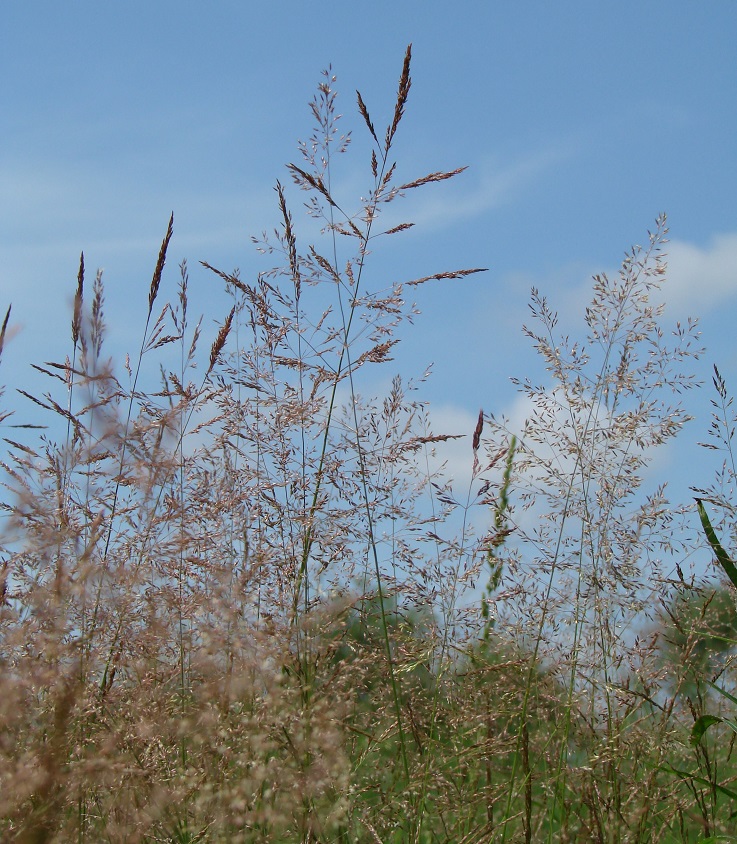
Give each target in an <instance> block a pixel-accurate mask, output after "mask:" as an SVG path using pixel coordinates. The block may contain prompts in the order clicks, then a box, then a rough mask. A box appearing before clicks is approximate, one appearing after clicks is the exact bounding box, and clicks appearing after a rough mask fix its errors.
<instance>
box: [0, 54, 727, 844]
mask: <svg viewBox="0 0 737 844" xmlns="http://www.w3.org/2000/svg"><path fill="white" fill-rule="evenodd" d="M410 65H411V47H410V48H408V49H407V52H406V55H405V58H404V63H403V66H402V70H401V74H400V79H399V85H398V92H397V97H396V101H395V104H394V109H393V113H392V117H391V120H390V121H389V124H388V126H387V128H386V129H385V130H384V131H383V132H381V131H377V129H376V127H375V126H374V123H373V121H372V118H371V115H370V112H369V109H368V106H367V105H366V103H365V102H364V100H363V98H362V97H361V95H360V94H358V97H357V106H358V117H359V118H360V121H362V123H363V127H364V129H365V131H366V132H367V137H368V140H369V143H370V144H371V152H370V156H369V159H368V170H367V172H368V174H369V175H368V188H367V189H366V191H365V195H364V196H365V198H364V199H362V200H361V202H360V203H359V206H358V208H357V210H351V211H349V210H347V209H348V208H349V200H348V199H347V198H345V197H343V196H342V195H339V190H338V188H337V187H336V184H335V182H336V181H337V180H336V179H335V178H334V170H335V167H336V160H337V159H338V158H339V157H340V156H343V155H347V154H349V153H350V151H351V148H350V133H348V132H345V133H342V132H341V123H340V118H339V115H338V113H337V110H336V91H335V87H334V86H335V77H334V76H332V74H331V73H330V72H327V73H325V74H324V75H323V77H322V79H321V82H320V84H319V86H318V90H317V93H316V95H315V98H314V99H313V101H312V102H311V104H310V109H311V114H312V118H313V121H314V126H313V130H312V134H311V135H310V137H309V139H308V140H307V141H306V142H304V143H302V144H301V145H300V159H299V163H298V164H290V165H288V172H289V174H290V177H291V181H292V185H291V189H292V190H299V191H302V192H303V194H304V198H305V208H306V212H307V214H308V215H309V216H310V217H312V218H313V219H314V220H316V221H317V222H318V223H319V227H320V229H321V233H320V237H319V240H317V241H316V242H314V243H310V244H307V245H306V247H303V246H302V245H301V242H300V241H299V240H298V227H297V224H296V223H295V220H294V217H293V214H292V211H291V210H290V205H289V201H288V196H289V190H288V189H287V188H286V187H285V186H284V185H283V184H282V183H281V182H277V183H276V207H277V211H278V219H279V222H278V224H277V228H276V229H275V230H274V233H273V235H271V236H269V237H267V236H266V235H264V236H262V237H261V238H258V239H257V240H256V245H257V247H258V248H259V249H260V251H261V253H262V255H263V256H264V261H269V262H271V261H273V262H275V265H274V266H273V267H267V268H266V269H264V270H263V271H262V272H261V274H260V275H259V276H258V277H257V278H256V279H254V280H251V281H247V280H245V279H243V278H241V277H240V274H238V273H236V272H227V271H224V270H221V269H218V268H217V267H215V266H213V265H211V264H209V263H207V262H203V264H202V266H203V272H207V273H208V274H214V276H215V277H217V278H218V279H219V280H220V281H221V282H222V283H223V284H224V285H225V288H226V290H227V291H228V293H229V295H230V296H231V297H232V308H231V309H230V311H229V313H228V314H227V315H225V316H224V318H223V319H222V320H221V323H220V327H219V330H218V333H217V335H216V337H215V339H214V340H213V342H212V344H211V346H210V349H209V351H208V350H205V351H204V352H202V351H201V349H200V345H201V335H202V329H201V321H199V322H197V323H195V324H194V325H193V324H192V323H191V321H190V315H189V311H188V288H189V270H188V267H187V264H186V262H183V263H182V264H181V266H180V272H179V280H178V288H177V291H176V296H175V297H173V301H172V303H171V304H170V303H165V304H163V305H162V304H160V295H161V290H162V288H163V286H165V284H166V282H167V279H168V273H166V272H165V269H166V262H167V255H168V252H169V249H170V245H171V241H172V238H173V237H174V219H173V217H172V218H171V219H170V220H169V223H168V226H167V229H166V233H165V236H164V239H163V241H162V245H161V249H160V252H159V255H158V259H157V261H156V264H155V269H154V272H153V275H152V280H151V283H150V286H149V293H148V307H147V311H146V319H145V324H144V326H143V331H142V334H141V340H140V348H139V353H138V356H137V358H136V359H135V361H134V363H132V364H131V363H130V362H128V361H126V364H125V366H124V367H123V371H120V372H119V371H116V370H115V369H114V368H113V366H112V364H111V363H110V362H108V361H107V360H106V359H105V357H104V355H103V344H104V337H105V320H104V287H103V281H102V275H101V273H99V272H98V273H97V275H96V277H95V280H94V282H93V285H92V293H91V297H89V298H90V301H89V303H88V293H87V290H86V287H85V285H86V269H85V265H84V257H83V256H82V257H81V259H80V265H79V273H78V277H77V288H76V295H75V299H74V308H73V313H72V320H71V340H72V347H71V350H70V352H68V353H67V355H66V357H65V360H64V361H63V362H61V363H47V364H45V365H44V366H38V367H37V369H39V370H40V371H41V372H42V373H43V374H44V375H46V376H47V377H48V378H49V379H51V382H52V383H53V385H54V389H55V390H56V393H55V394H54V393H53V392H50V393H48V394H46V395H44V396H42V397H38V396H34V395H30V394H28V393H26V394H25V395H26V398H27V399H29V400H30V401H31V402H32V403H33V407H34V408H36V409H37V410H38V412H39V414H44V415H46V416H47V417H48V416H49V415H50V416H51V417H53V418H55V419H56V420H57V421H56V422H55V423H53V424H52V427H51V429H50V430H53V431H56V432H59V433H58V437H57V438H56V439H54V438H53V437H52V435H44V436H42V437H38V436H37V430H36V428H33V427H30V428H28V429H27V430H24V429H23V428H24V426H23V424H21V425H20V426H19V427H18V429H17V430H18V433H17V434H14V436H15V437H16V438H15V439H13V440H11V439H10V438H7V439H6V440H5V442H6V443H7V445H8V450H7V456H6V459H5V460H4V462H3V467H4V470H5V481H6V490H7V492H6V495H5V501H4V509H5V513H6V520H5V529H4V533H3V555H2V569H1V573H2V576H1V579H0V594H1V595H2V603H1V604H0V668H1V673H0V725H1V728H2V729H1V732H0V835H1V836H2V840H3V841H6V840H7V841H17V842H28V844H30V842H34V843H35V844H41V842H70V841H77V842H138V841H140V842H156V841H159V842H164V841H165V842H195V841H202V842H305V844H306V842H417V844H419V843H420V842H441V841H443V842H454V843H457V844H471V842H482V841H485V842H505V841H509V842H517V841H524V842H544V841H547V842H601V844H604V842H606V844H615V842H617V844H618V843H619V842H696V841H707V840H712V841H716V840H737V839H729V838H728V837H727V836H729V835H730V833H731V830H732V829H733V828H734V823H735V821H734V819H733V817H732V813H733V811H734V809H735V805H736V804H735V802H734V799H733V798H734V793H735V791H737V787H734V786H732V785H731V783H732V782H733V780H734V778H735V776H737V764H736V763H735V760H733V758H732V756H733V754H732V750H733V740H734V732H732V731H733V730H734V729H735V727H734V722H733V721H732V720H731V716H730V711H731V710H730V707H731V706H733V704H734V697H733V695H732V693H733V692H734V684H733V680H732V676H733V670H732V649H733V646H734V642H735V637H736V636H737V613H735V610H734V595H733V591H732V587H731V586H729V585H728V584H727V585H725V584H723V583H720V582H719V581H718V580H714V579H712V580H710V581H706V580H699V579H697V578H695V577H694V576H690V575H688V574H684V572H683V569H682V567H681V563H682V562H683V561H684V560H685V559H686V558H687V557H688V556H689V555H690V554H691V552H692V551H693V548H694V547H695V546H696V545H698V543H699V542H702V541H703V540H701V539H700V538H699V537H698V536H697V535H696V533H695V531H693V530H692V532H691V533H690V534H689V533H688V532H684V531H683V530H682V526H683V524H684V523H685V522H687V521H688V520H689V519H693V517H694V516H695V512H694V510H693V507H687V508H682V507H679V506H677V505H676V504H671V502H669V501H668V500H667V497H666V489H665V486H659V487H657V488H655V489H653V490H648V489H646V488H644V486H643V475H644V472H645V470H646V468H647V466H648V464H649V462H650V461H651V459H652V456H653V454H654V452H655V450H656V449H657V448H658V447H659V446H662V445H663V444H665V443H667V442H668V441H670V440H671V439H672V438H673V437H675V436H676V435H677V434H678V433H679V432H680V431H681V429H682V428H683V426H684V425H685V424H686V423H687V422H688V414H687V413H686V412H685V410H684V409H683V407H682V406H681V404H680V403H679V393H681V392H682V391H684V390H687V389H690V388H691V387H692V386H693V385H694V382H693V379H692V377H691V375H690V374H689V364H690V360H691V359H692V358H694V357H695V356H697V355H698V354H699V352H700V348H699V340H698V331H697V328H696V325H695V323H693V322H691V321H689V322H688V323H687V324H686V325H683V326H681V325H679V326H676V328H675V329H674V330H672V331H670V332H668V331H667V330H666V329H665V328H664V325H663V315H662V309H661V308H659V307H657V306H656V305H654V304H653V300H654V298H657V296H654V295H653V294H657V293H658V291H659V290H660V287H661V285H662V284H663V282H664V280H665V276H666V264H665V257H664V253H663V247H664V244H665V243H666V235H667V230H666V226H665V218H664V217H661V218H659V219H658V221H657V224H656V227H655V230H654V231H653V232H652V233H650V234H649V235H648V240H647V242H646V244H645V245H644V246H643V247H639V246H638V247H635V248H633V249H632V251H631V252H630V253H628V254H627V255H626V257H625V259H624V261H623V264H622V267H621V270H620V272H619V273H618V274H617V275H616V276H613V277H609V276H607V275H600V276H597V277H596V278H595V279H594V282H593V289H592V298H591V304H590V306H589V307H588V308H587V309H586V312H585V325H584V334H585V336H584V337H583V338H582V339H580V340H570V341H569V340H568V339H567V338H564V337H560V336H558V333H557V316H556V314H555V312H554V311H553V309H552V308H551V306H550V305H549V303H548V302H547V300H546V299H545V297H544V296H542V295H541V294H540V293H539V292H538V291H536V290H533V292H532V297H531V317H532V325H531V327H526V328H525V329H524V330H525V333H526V334H527V336H528V337H529V338H530V340H531V341H532V343H533V344H534V345H535V347H536V349H537V350H538V352H539V354H540V356H541V359H542V361H543V364H544V367H545V370H546V375H545V378H546V381H545V383H543V384H541V385H537V384H536V383H534V382H533V381H532V380H519V381H518V382H517V384H518V386H519V388H520V390H521V391H522V392H523V393H524V394H525V396H526V398H527V402H528V406H529V416H528V418H527V421H526V423H525V425H524V426H523V428H522V429H521V430H513V429H511V428H510V426H509V424H508V423H507V422H506V420H504V419H497V418H495V417H493V416H490V415H488V414H485V413H484V412H483V411H481V412H480V413H479V417H478V421H477V424H476V428H475V430H474V431H467V432H455V431H454V432H447V433H445V432H443V433H438V432H435V431H433V430H432V429H431V426H430V424H429V421H428V419H429V416H428V409H427V406H426V403H424V402H423V401H422V399H421V398H418V397H417V393H418V392H419V390H418V386H417V385H415V384H412V383H411V382H409V381H406V380H405V379H403V378H400V377H399V376H395V377H394V379H393V381H392V386H391V389H390V390H389V392H388V394H387V395H386V396H379V397H376V398H368V399H367V398H365V397H364V395H363V392H362V389H361V384H362V383H363V382H362V379H364V378H365V376H366V370H367V369H368V368H371V367H378V366H380V367H384V368H386V367H387V366H390V365H391V353H392V348H393V346H394V345H395V344H396V343H397V342H398V332H399V329H400V327H402V326H403V325H404V324H406V323H408V322H410V321H411V318H412V317H413V316H414V313H415V307H414V305H413V304H412V303H411V301H410V300H409V299H408V298H407V297H408V296H409V295H412V291H413V290H414V288H415V287H416V286H418V285H421V284H424V283H425V282H428V281H431V280H459V279H463V278H464V277H466V276H469V275H472V274H474V273H477V272H480V271H481V269H480V268H476V267H471V268H462V269H458V270H451V271H448V270H441V271H439V272H437V273H434V274H431V275H429V276H423V277H420V278H416V279H408V280H406V281H403V282H401V283H400V282H397V283H394V284H391V285H389V286H388V287H387V286H382V285H381V284H380V285H379V286H377V285H376V283H375V276H374V274H373V273H372V272H371V263H370V258H371V252H372V251H373V250H374V249H375V248H376V246H375V244H376V243H377V242H378V243H381V240H382V239H385V238H386V237H398V236H401V233H402V232H404V231H406V230H407V229H408V228H410V226H411V223H409V222H400V223H397V222H393V223H392V224H388V225H384V220H385V219H386V218H387V216H389V217H390V218H391V219H394V220H396V219H402V218H401V217H399V218H394V217H391V215H389V214H388V213H387V212H388V211H392V210H393V208H394V207H395V205H398V204H399V203H401V200H402V198H403V196H404V195H405V194H407V193H408V192H411V191H415V190H419V189H423V188H425V187H426V186H427V185H430V184H433V183H439V182H444V181H446V180H448V179H452V178H454V177H455V176H457V175H458V174H459V173H461V172H462V169H463V168H458V169H454V170H451V171H442V172H441V171H438V172H432V173H430V174H427V175H425V176H418V177H414V178H412V179H410V180H409V181H405V182H401V181H399V180H398V179H397V178H396V173H397V169H396V165H395V163H394V161H393V144H394V142H395V138H396V136H397V133H398V132H399V131H400V129H401V124H402V121H403V119H404V118H405V109H406V106H407V102H408V98H409V93H410V89H411V75H410ZM313 227H314V226H313ZM9 316H10V310H8V313H7V315H6V317H5V321H4V323H3V326H2V330H1V331H0V353H4V354H5V356H6V357H7V355H8V349H7V347H6V348H3V346H4V341H5V337H6V329H7V327H8V321H9ZM157 370H158V371H159V372H160V384H158V385H157V386H156V387H149V386H145V387H144V386H142V385H149V384H151V383H152V382H151V378H152V373H154V372H156V371H157ZM715 371H716V376H715V380H714V385H715V388H716V390H717V396H718V398H717V399H716V400H714V402H713V405H714V422H713V425H712V428H711V430H710V435H711V440H710V442H709V443H707V445H710V447H711V448H712V449H722V450H723V451H724V452H725V454H727V455H728V458H727V459H725V462H724V465H723V467H722V469H721V470H720V472H718V473H717V480H716V482H715V484H714V485H713V486H711V487H709V488H707V489H702V490H697V493H698V494H699V495H700V497H701V499H703V500H704V501H706V502H708V503H709V504H710V505H711V506H712V507H713V508H715V509H717V510H718V512H719V513H720V517H719V518H718V520H717V521H716V522H715V525H716V527H715V528H712V527H711V522H710V521H708V516H707V517H706V519H707V521H706V522H703V518H702V522H703V523H704V526H706V524H707V523H708V525H709V527H710V528H711V530H712V534H708V533H707V540H708V542H709V544H710V546H711V548H712V549H713V550H714V552H715V554H716V555H717V558H718V559H719V560H720V562H722V564H723V565H724V562H723V561H722V558H721V557H720V556H719V551H718V550H717V548H718V549H721V553H722V554H723V556H724V558H726V559H728V560H729V559H730V558H729V555H728V552H727V551H724V549H722V546H721V545H720V544H719V542H718V540H716V535H717V534H716V532H715V530H716V531H719V535H720V536H725V535H726V536H727V537H728V539H729V543H730V544H731V543H733V542H734V541H735V539H736V536H735V531H737V522H736V521H735V519H734V505H733V503H732V500H731V498H730V490H731V486H732V484H733V481H734V477H735V469H734V464H733V463H732V462H731V438H732V430H733V427H734V419H733V417H732V416H731V409H730V399H729V397H728V393H727V388H726V385H725V383H724V380H723V379H722V378H721V375H720V374H719V372H718V371H717V370H715ZM419 386H421V384H420V385H419ZM54 395H56V396H57V397H56V398H55V397H54ZM482 398H483V397H482ZM474 400H476V399H474ZM8 416H9V414H5V415H4V416H3V420H4V421H5V422H6V423H7V419H8ZM461 433H462V434H464V435H467V438H468V442H469V448H468V459H469V464H470V465H471V466H472V483H471V487H470V488H469V489H468V490H454V489H453V488H452V487H451V485H450V484H449V483H448V482H447V481H446V480H445V479H444V478H443V476H442V472H438V471H432V470H430V469H429V468H428V467H429V466H430V465H431V463H430V460H429V458H430V455H431V453H432V451H433V449H435V448H437V447H439V446H442V443H443V442H444V441H446V440H448V439H450V438H451V437H454V436H458V435H459V434H461ZM21 440H22V441H21ZM423 467H424V468H423ZM700 506H701V507H702V509H703V504H701V505H700ZM702 516H703V514H702ZM697 518H698V517H697ZM478 524H481V525H482V527H481V528H478V527H474V526H475V525H478ZM695 524H696V523H692V526H693V525H695ZM684 536H685V537H687V538H686V539H684ZM715 542H716V543H717V544H716V545H715V544H714V543H715ZM725 542H726V540H725ZM683 564H684V565H685V563H683ZM727 573H729V570H727ZM733 789H734V790H733Z"/></svg>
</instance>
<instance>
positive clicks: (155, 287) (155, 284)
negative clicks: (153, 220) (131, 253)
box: [148, 211, 174, 315]
mask: <svg viewBox="0 0 737 844" xmlns="http://www.w3.org/2000/svg"><path fill="white" fill-rule="evenodd" d="M173 233H174V212H173V211H172V214H171V217H169V225H168V227H167V230H166V235H165V237H164V240H163V241H162V243H161V249H160V250H159V259H158V260H157V261H156V269H155V270H154V274H153V277H152V279H151V287H150V288H149V292H148V313H149V315H150V314H151V311H152V310H153V307H154V302H155V301H156V296H157V294H158V292H159V285H160V284H161V274H162V273H163V272H164V264H165V263H166V250H167V249H168V248H169V241H170V240H171V236H172V234H173Z"/></svg>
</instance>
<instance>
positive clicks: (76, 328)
mask: <svg viewBox="0 0 737 844" xmlns="http://www.w3.org/2000/svg"><path fill="white" fill-rule="evenodd" d="M83 292H84V252H82V253H81V254H80V256H79V272H78V273H77V292H76V293H75V294H74V312H73V314H72V343H73V345H74V347H75V348H76V346H77V343H78V341H79V332H80V329H81V327H82V297H83Z"/></svg>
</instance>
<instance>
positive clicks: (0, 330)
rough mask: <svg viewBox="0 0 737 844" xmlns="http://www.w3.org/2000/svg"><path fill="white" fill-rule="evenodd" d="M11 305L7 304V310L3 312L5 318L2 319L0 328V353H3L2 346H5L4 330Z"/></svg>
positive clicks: (5, 329) (6, 327) (6, 326)
mask: <svg viewBox="0 0 737 844" xmlns="http://www.w3.org/2000/svg"><path fill="white" fill-rule="evenodd" d="M12 307H13V306H12V305H8V310H7V311H6V312H5V319H4V320H3V325H2V328H0V355H2V353H3V347H4V346H5V332H6V331H7V329H8V320H9V319H10V309H11V308H12Z"/></svg>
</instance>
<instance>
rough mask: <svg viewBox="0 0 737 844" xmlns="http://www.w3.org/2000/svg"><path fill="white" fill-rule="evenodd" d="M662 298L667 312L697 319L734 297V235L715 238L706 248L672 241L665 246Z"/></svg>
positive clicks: (736, 272) (736, 293) (736, 253)
mask: <svg viewBox="0 0 737 844" xmlns="http://www.w3.org/2000/svg"><path fill="white" fill-rule="evenodd" d="M667 254H668V274H667V277H666V278H667V281H666V283H665V285H664V297H665V300H666V302H667V303H668V306H669V308H673V309H674V310H675V311H677V312H679V314H680V312H681V311H684V310H686V311H691V310H693V311H694V313H695V315H696V316H700V315H701V314H703V313H705V312H706V311H707V310H711V309H713V308H715V307H717V306H718V305H720V304H721V303H722V302H725V301H726V300H728V299H731V298H733V297H735V296H737V233H736V232H732V233H728V234H717V235H714V236H713V237H712V238H711V240H710V241H709V243H708V244H707V245H706V246H705V247H699V246H696V245H694V244H692V243H686V242H685V241H680V240H673V241H671V242H670V243H669V244H668V246H667Z"/></svg>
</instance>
